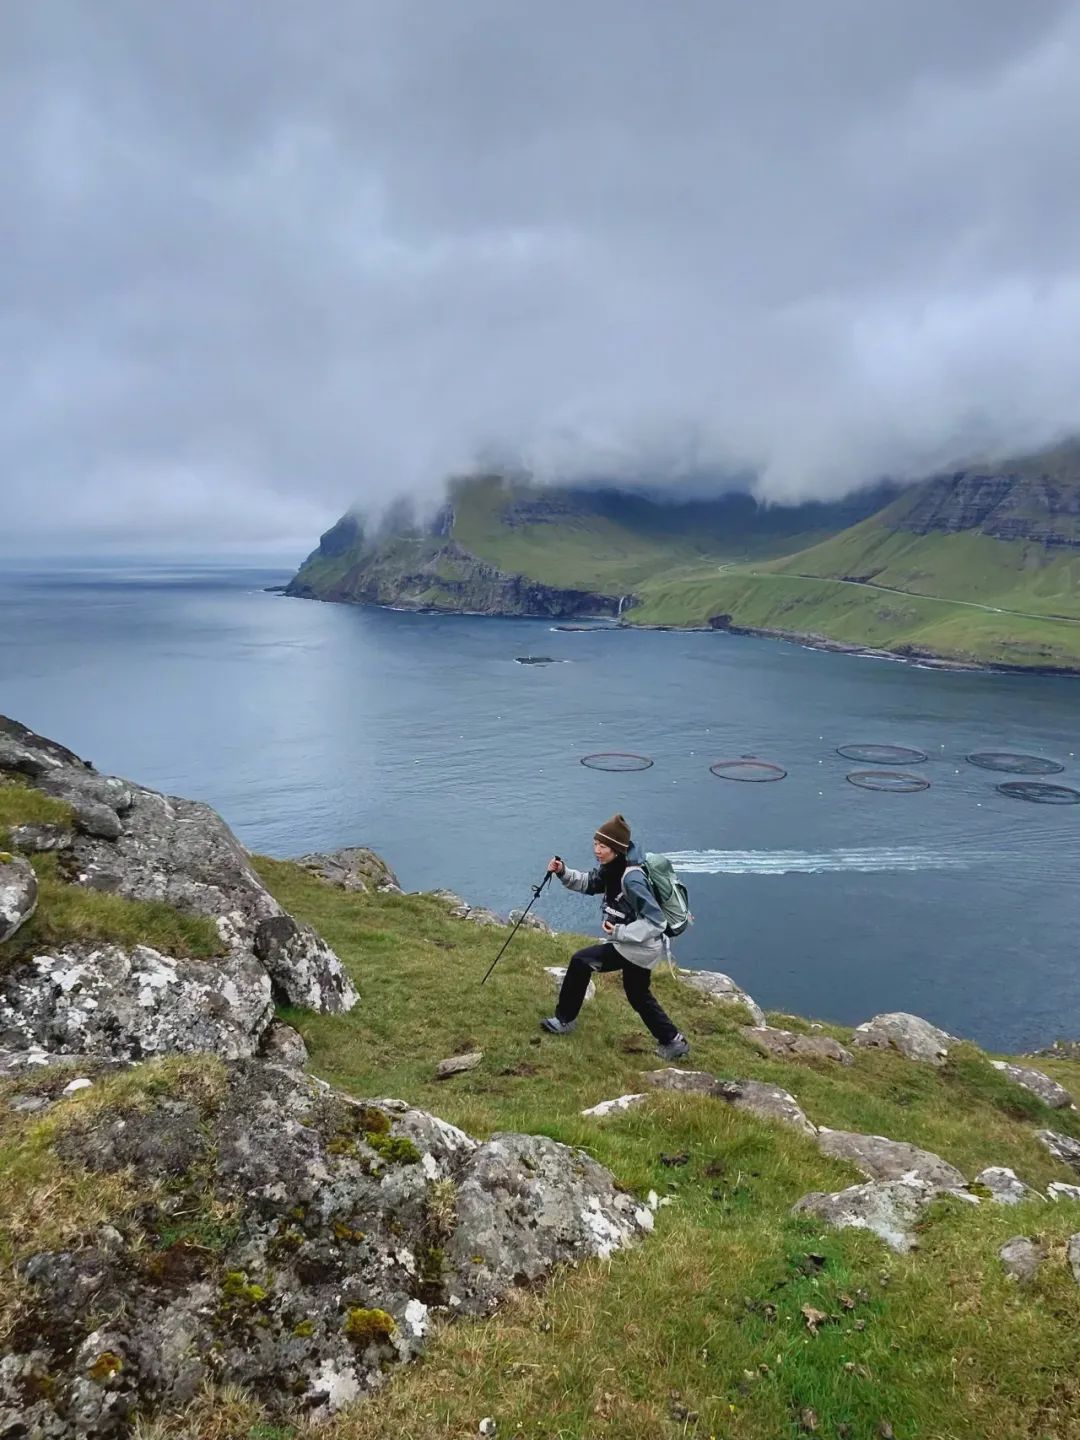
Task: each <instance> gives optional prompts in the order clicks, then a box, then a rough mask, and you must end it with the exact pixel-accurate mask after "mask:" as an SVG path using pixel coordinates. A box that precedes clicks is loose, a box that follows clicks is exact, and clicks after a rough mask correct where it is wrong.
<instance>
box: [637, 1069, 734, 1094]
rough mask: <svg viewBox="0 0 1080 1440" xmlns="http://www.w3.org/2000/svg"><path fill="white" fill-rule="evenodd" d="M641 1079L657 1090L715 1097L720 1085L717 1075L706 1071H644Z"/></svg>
mask: <svg viewBox="0 0 1080 1440" xmlns="http://www.w3.org/2000/svg"><path fill="white" fill-rule="evenodd" d="M640 1073H641V1078H642V1080H643V1081H644V1083H645V1084H646V1085H651V1086H653V1088H654V1089H656V1090H678V1091H681V1092H682V1093H683V1094H692V1095H713V1096H715V1095H716V1093H717V1086H718V1084H719V1083H720V1082H719V1081H718V1080H717V1078H716V1076H715V1075H709V1074H708V1073H707V1072H706V1071H704V1070H676V1069H675V1068H674V1066H672V1068H671V1069H668V1070H642V1071H641V1072H640Z"/></svg>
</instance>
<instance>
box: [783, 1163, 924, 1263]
mask: <svg viewBox="0 0 1080 1440" xmlns="http://www.w3.org/2000/svg"><path fill="white" fill-rule="evenodd" d="M934 1193H935V1192H934V1191H932V1190H930V1189H928V1188H927V1187H926V1186H925V1185H921V1184H919V1183H918V1181H914V1180H884V1181H876V1180H871V1181H868V1182H867V1183H866V1184H865V1185H850V1186H848V1188H847V1189H846V1190H838V1191H835V1192H834V1193H832V1194H826V1193H824V1192H822V1191H817V1190H816V1191H814V1192H813V1193H812V1194H810V1195H804V1196H803V1198H802V1199H801V1200H799V1201H797V1202H796V1203H795V1205H794V1206H793V1207H792V1214H793V1215H812V1216H814V1217H815V1218H816V1219H818V1220H822V1221H824V1223H825V1224H826V1225H830V1226H832V1228H833V1229H834V1230H869V1231H870V1232H871V1234H874V1235H877V1236H879V1237H880V1238H881V1239H882V1240H884V1241H885V1244H886V1245H888V1246H889V1248H890V1249H891V1250H895V1251H897V1252H898V1253H899V1254H905V1253H906V1252H907V1251H909V1250H912V1249H914V1248H915V1244H916V1241H915V1235H914V1233H913V1232H914V1227H915V1224H916V1222H917V1221H918V1219H919V1217H920V1215H921V1214H922V1212H923V1210H924V1209H925V1208H926V1206H927V1205H928V1204H929V1202H930V1201H931V1200H932V1199H933V1197H934Z"/></svg>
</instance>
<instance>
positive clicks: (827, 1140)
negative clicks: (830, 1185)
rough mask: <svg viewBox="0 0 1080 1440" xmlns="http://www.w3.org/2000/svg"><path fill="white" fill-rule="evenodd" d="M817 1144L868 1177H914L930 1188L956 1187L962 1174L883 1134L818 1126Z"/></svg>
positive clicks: (927, 1152)
mask: <svg viewBox="0 0 1080 1440" xmlns="http://www.w3.org/2000/svg"><path fill="white" fill-rule="evenodd" d="M817 1138H818V1146H819V1148H820V1149H821V1151H822V1152H823V1153H824V1154H825V1155H831V1156H832V1157H833V1159H835V1160H847V1161H848V1162H849V1163H850V1164H852V1165H854V1166H855V1168H856V1169H857V1170H861V1171H862V1173H863V1174H864V1175H865V1176H866V1177H867V1179H868V1180H914V1181H916V1182H918V1183H919V1184H920V1185H923V1186H926V1187H927V1188H928V1189H931V1190H952V1189H959V1188H960V1187H961V1186H962V1185H964V1184H965V1183H966V1182H965V1180H964V1177H963V1175H962V1174H961V1173H960V1171H959V1170H957V1168H956V1167H955V1165H950V1164H949V1163H948V1162H947V1161H946V1160H942V1158H941V1156H940V1155H935V1154H934V1153H933V1151H931V1150H920V1149H919V1147H918V1146H917V1145H909V1144H907V1143H906V1141H903V1140H889V1139H887V1138H886V1137H885V1136H884V1135H860V1134H858V1133H856V1132H855V1131H853V1130H830V1129H828V1128H827V1127H826V1126H824V1125H823V1126H821V1127H820V1129H819V1130H818V1132H817Z"/></svg>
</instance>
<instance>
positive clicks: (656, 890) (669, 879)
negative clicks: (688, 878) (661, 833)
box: [637, 855, 694, 940]
mask: <svg viewBox="0 0 1080 1440" xmlns="http://www.w3.org/2000/svg"><path fill="white" fill-rule="evenodd" d="M637 868H640V869H641V871H642V873H643V874H644V876H645V879H646V880H647V881H648V884H649V889H650V890H651V891H652V893H653V899H654V900H655V901H656V903H657V905H659V906H660V909H661V910H662V911H663V912H664V919H665V920H666V921H667V924H666V925H665V926H664V934H665V935H667V936H668V937H669V938H670V939H672V940H673V939H674V938H675V936H676V935H681V934H682V933H683V931H684V930H685V929H686V928H687V926H688V925H692V924H693V922H694V917H693V915H691V914H690V896H689V894H688V893H687V889H686V886H685V885H684V884H683V883H682V881H681V880H680V879H679V877H678V876H677V875H676V874H675V867H674V866H673V865H672V863H671V861H670V860H669V859H668V858H667V856H666V855H646V856H645V863H644V864H643V865H641V866H640V867H637Z"/></svg>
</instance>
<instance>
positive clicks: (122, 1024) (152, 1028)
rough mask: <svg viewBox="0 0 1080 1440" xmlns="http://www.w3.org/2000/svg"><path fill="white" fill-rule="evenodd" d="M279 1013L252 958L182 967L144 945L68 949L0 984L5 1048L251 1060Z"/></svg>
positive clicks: (236, 956)
mask: <svg viewBox="0 0 1080 1440" xmlns="http://www.w3.org/2000/svg"><path fill="white" fill-rule="evenodd" d="M273 1013H274V1005H273V998H272V993H271V984H270V977H269V976H268V975H267V973H266V971H265V970H264V969H263V968H262V966H261V965H260V964H259V963H258V962H257V961H256V960H255V958H254V957H253V956H251V955H245V954H244V953H243V952H234V953H232V954H230V955H227V956H224V957H222V958H221V959H219V960H214V961H203V960H176V959H173V958H172V957H171V956H168V955H162V954H160V953H159V952H158V951H157V950H152V949H151V948H150V947H149V946H146V945H136V946H134V947H133V948H132V949H130V950H126V949H124V948H122V947H121V946H119V945H100V946H85V945H66V946H64V947H63V948H62V949H59V950H56V951H49V952H45V953H42V954H38V955H35V956H34V957H33V959H32V960H29V961H26V962H24V963H22V964H19V965H16V966H14V967H13V968H12V970H11V971H10V973H7V974H5V975H3V976H2V977H0V1044H2V1045H4V1046H6V1047H9V1048H11V1047H17V1048H20V1049H27V1050H29V1049H33V1048H35V1047H38V1048H41V1049H45V1050H54V1051H58V1052H60V1053H61V1054H100V1055H108V1056H112V1057H114V1058H116V1059H120V1060H140V1059H143V1058H144V1057H146V1056H150V1055H163V1054H168V1053H170V1052H174V1051H191V1050H208V1051H212V1052H213V1053H215V1054H217V1055H223V1056H226V1057H228V1058H230V1059H238V1058H240V1057H241V1056H244V1055H252V1054H254V1053H255V1051H256V1050H257V1049H258V1046H259V1041H260V1037H261V1036H262V1034H263V1032H264V1031H265V1029H266V1028H267V1026H268V1025H269V1024H270V1022H271V1020H272V1018H273Z"/></svg>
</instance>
